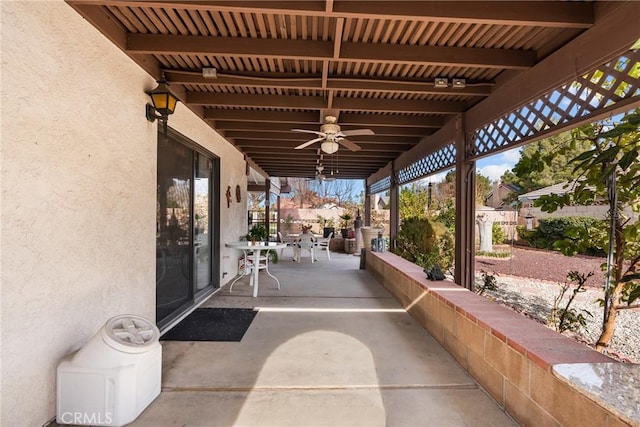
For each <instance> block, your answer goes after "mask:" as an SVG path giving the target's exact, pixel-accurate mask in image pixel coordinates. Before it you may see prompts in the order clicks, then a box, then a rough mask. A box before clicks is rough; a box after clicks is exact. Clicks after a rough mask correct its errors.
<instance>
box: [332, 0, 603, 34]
mask: <svg viewBox="0 0 640 427" xmlns="http://www.w3.org/2000/svg"><path fill="white" fill-rule="evenodd" d="M333 10H334V12H335V13H336V14H338V15H340V16H357V17H359V18H361V19H364V18H379V17H380V16H386V17H391V18H393V19H406V20H409V21H425V20H426V21H433V22H462V23H477V24H496V25H523V26H536V27H537V26H541V27H559V28H588V27H589V26H591V25H592V24H593V4H591V3H578V2H555V1H535V2H528V1H482V2H479V1H395V0H394V1H370V2H360V1H336V2H334V6H333Z"/></svg>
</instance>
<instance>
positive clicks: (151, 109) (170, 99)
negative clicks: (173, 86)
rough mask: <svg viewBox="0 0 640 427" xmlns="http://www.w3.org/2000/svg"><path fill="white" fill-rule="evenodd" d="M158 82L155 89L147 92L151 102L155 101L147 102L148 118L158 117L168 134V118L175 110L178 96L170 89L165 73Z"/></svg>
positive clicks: (165, 132)
mask: <svg viewBox="0 0 640 427" xmlns="http://www.w3.org/2000/svg"><path fill="white" fill-rule="evenodd" d="M157 83H158V86H157V87H156V88H155V89H153V90H151V91H149V92H146V94H147V95H149V96H150V97H151V102H152V103H153V105H151V104H147V120H149V121H150V122H154V121H155V120H156V119H158V120H159V121H160V123H161V124H162V127H163V132H164V134H165V135H166V134H167V120H168V118H169V115H170V114H173V112H174V111H175V109H176V104H177V103H178V98H176V96H175V95H174V94H172V93H171V91H170V90H169V84H168V83H167V81H166V80H165V78H164V73H162V77H161V78H160V80H158V81H157Z"/></svg>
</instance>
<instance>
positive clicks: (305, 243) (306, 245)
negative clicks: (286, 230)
mask: <svg viewBox="0 0 640 427" xmlns="http://www.w3.org/2000/svg"><path fill="white" fill-rule="evenodd" d="M315 247H316V242H315V238H314V237H313V236H312V235H311V234H301V235H300V237H299V238H298V243H296V244H295V246H294V247H293V250H294V254H293V260H294V261H298V262H300V258H301V255H302V250H303V249H304V250H307V251H309V253H310V254H311V263H314V262H316V255H315Z"/></svg>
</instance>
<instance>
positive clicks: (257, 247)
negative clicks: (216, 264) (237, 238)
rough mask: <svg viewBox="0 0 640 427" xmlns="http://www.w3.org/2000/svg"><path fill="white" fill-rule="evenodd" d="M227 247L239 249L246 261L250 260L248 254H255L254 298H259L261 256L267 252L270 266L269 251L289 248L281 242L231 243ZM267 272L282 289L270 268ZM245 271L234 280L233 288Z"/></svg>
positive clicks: (253, 267) (253, 266)
mask: <svg viewBox="0 0 640 427" xmlns="http://www.w3.org/2000/svg"><path fill="white" fill-rule="evenodd" d="M225 246H226V247H227V248H231V249H239V250H241V251H242V252H243V254H244V258H245V260H247V259H250V257H249V255H248V252H252V253H253V260H252V262H253V265H252V266H251V268H252V271H251V274H253V284H252V286H253V296H254V297H257V296H258V270H259V263H260V254H261V253H262V252H263V251H265V255H267V261H266V263H267V265H268V264H269V258H268V255H269V251H271V250H277V249H284V248H286V247H287V245H286V244H285V243H280V242H229V243H225ZM246 268H247V266H246V262H245V267H244V269H245V271H246ZM266 270H267V274H268V275H269V276H271V277H273V278H274V279H275V280H276V282H278V288H279V287H280V281H279V280H278V279H277V277H276V276H274V275H273V274H271V273H270V272H269V268H268V267H267V268H266ZM245 271H243V272H241V273H239V277H237V278H236V279H234V281H233V282H232V283H231V286H233V284H234V283H235V282H236V281H237V280H238V279H240V278H241V277H242V276H244V275H245Z"/></svg>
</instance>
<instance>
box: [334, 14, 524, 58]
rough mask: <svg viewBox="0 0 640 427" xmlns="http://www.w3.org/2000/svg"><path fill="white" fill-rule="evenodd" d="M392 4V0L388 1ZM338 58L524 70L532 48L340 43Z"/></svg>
mask: <svg viewBox="0 0 640 427" xmlns="http://www.w3.org/2000/svg"><path fill="white" fill-rule="evenodd" d="M392 4H395V3H393V2H392ZM340 59H341V60H343V61H364V62H370V63H378V62H382V63H391V64H415V63H419V64H422V65H443V66H454V67H480V68H499V69H515V70H525V69H527V68H530V67H532V66H533V65H534V64H535V63H536V53H535V52H534V51H532V50H509V49H488V48H471V47H444V46H418V45H390V44H385V45H382V44H376V43H353V42H345V43H342V48H341V50H340Z"/></svg>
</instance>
